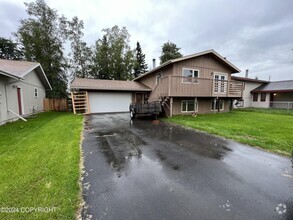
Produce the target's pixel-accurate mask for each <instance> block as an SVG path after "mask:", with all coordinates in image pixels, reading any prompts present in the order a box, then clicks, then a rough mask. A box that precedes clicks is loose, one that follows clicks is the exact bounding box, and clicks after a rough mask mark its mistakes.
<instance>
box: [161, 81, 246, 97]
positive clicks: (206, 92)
mask: <svg viewBox="0 0 293 220" xmlns="http://www.w3.org/2000/svg"><path fill="white" fill-rule="evenodd" d="M186 79H187V77H182V76H164V77H163V78H161V80H160V82H159V85H158V86H157V87H158V88H156V91H155V92H156V93H158V96H159V97H160V96H161V97H165V96H171V97H176V96H177V97H182V96H186V97H235V98H237V97H242V88H243V83H242V82H237V81H228V80H214V79H207V78H197V79H194V80H191V82H184V80H186Z"/></svg>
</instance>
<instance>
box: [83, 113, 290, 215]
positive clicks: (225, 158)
mask: <svg viewBox="0 0 293 220" xmlns="http://www.w3.org/2000/svg"><path fill="white" fill-rule="evenodd" d="M83 154H84V165H85V169H84V174H83V181H82V183H83V198H84V200H85V204H86V205H85V207H84V209H83V212H82V215H83V217H84V218H85V219H86V218H92V219H101V218H104V219H164V218H165V219H178V218H180V219H186V218H187V219H289V218H290V217H292V201H293V171H292V168H291V163H290V160H289V159H288V158H283V157H279V156H277V155H273V154H269V153H266V152H263V151H259V150H257V149H253V148H250V147H247V146H243V145H240V144H238V143H235V142H232V141H229V140H226V139H222V138H219V137H215V136H212V135H209V134H206V133H203V132H198V131H194V130H191V129H186V128H182V127H180V126H176V125H172V124H168V123H163V122H161V123H159V124H153V123H152V120H151V119H148V118H145V119H139V120H133V121H130V118H129V115H128V114H103V115H90V116H86V119H85V125H84V140H83ZM284 175H287V176H284ZM291 177H292V178H291ZM227 200H228V202H227ZM279 204H285V205H286V212H284V213H281V214H279V211H278V210H279V209H283V208H284V207H283V206H282V205H280V206H278V205H279ZM278 207H280V208H278Z"/></svg>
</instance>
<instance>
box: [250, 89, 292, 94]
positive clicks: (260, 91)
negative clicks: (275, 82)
mask: <svg viewBox="0 0 293 220" xmlns="http://www.w3.org/2000/svg"><path fill="white" fill-rule="evenodd" d="M268 92H271V93H272V92H293V89H284V90H259V89H258V90H252V91H251V92H250V93H268Z"/></svg>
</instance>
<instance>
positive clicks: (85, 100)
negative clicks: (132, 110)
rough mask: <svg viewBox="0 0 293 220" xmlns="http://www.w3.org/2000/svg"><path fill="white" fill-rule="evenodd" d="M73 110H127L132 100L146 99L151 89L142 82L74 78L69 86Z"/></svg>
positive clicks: (101, 111)
mask: <svg viewBox="0 0 293 220" xmlns="http://www.w3.org/2000/svg"><path fill="white" fill-rule="evenodd" d="M70 88H71V90H72V91H78V93H74V92H73V93H72V96H73V97H74V99H73V107H74V112H76V111H77V112H78V111H79V110H82V111H84V110H85V112H87V113H108V112H128V111H129V105H130V103H132V102H142V101H145V100H146V99H147V96H145V94H148V93H150V92H151V89H150V88H149V87H147V86H145V85H143V84H142V83H139V82H135V81H122V80H96V79H85V78H75V79H74V81H73V82H72V83H71V86H70Z"/></svg>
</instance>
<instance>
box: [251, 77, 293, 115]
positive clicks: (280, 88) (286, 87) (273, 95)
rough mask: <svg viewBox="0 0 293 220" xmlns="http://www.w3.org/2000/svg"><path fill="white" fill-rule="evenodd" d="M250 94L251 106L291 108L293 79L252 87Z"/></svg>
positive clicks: (292, 106)
mask: <svg viewBox="0 0 293 220" xmlns="http://www.w3.org/2000/svg"><path fill="white" fill-rule="evenodd" d="M251 94H252V106H251V107H258V108H269V107H270V108H284V109H288V108H290V109H292V108H293V80H285V81H276V82H269V83H264V84H262V85H261V86H259V87H257V88H255V89H253V90H252V91H251Z"/></svg>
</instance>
